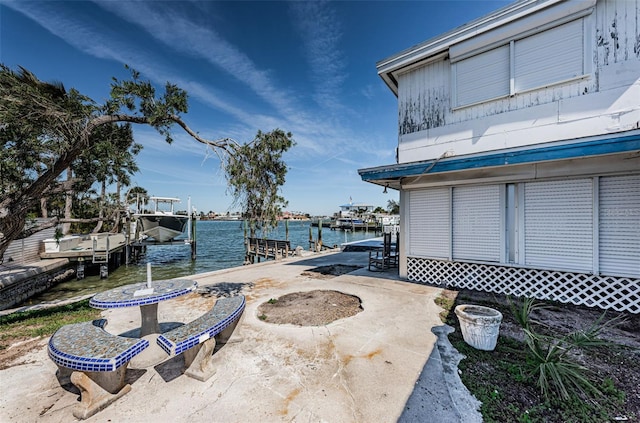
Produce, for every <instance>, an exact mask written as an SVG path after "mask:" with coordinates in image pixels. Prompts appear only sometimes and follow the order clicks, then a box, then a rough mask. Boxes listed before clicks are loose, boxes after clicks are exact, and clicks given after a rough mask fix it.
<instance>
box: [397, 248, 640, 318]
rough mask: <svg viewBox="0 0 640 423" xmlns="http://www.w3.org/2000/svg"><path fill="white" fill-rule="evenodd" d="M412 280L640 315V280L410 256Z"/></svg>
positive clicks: (409, 268) (409, 267)
mask: <svg viewBox="0 0 640 423" xmlns="http://www.w3.org/2000/svg"><path fill="white" fill-rule="evenodd" d="M407 277H408V279H409V280H411V281H415V282H423V283H429V284H434V285H441V286H447V287H455V288H463V289H474V290H478V291H486V292H495V293H498V294H506V295H513V296H515V297H520V296H525V297H532V298H538V299H541V300H553V301H559V302H562V303H571V304H576V305H586V306H590V307H599V308H602V309H610V310H616V311H626V312H630V313H634V314H640V279H636V278H623V277H614V276H597V275H589V274H584V273H571V272H559V271H554V270H540V269H524V268H518V267H506V266H494V265H487V264H476V263H464V262H451V261H443V260H432V259H424V258H417V257H407Z"/></svg>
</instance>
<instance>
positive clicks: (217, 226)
mask: <svg viewBox="0 0 640 423" xmlns="http://www.w3.org/2000/svg"><path fill="white" fill-rule="evenodd" d="M310 225H311V224H310V222H308V221H292V222H289V224H288V239H289V240H290V241H291V248H292V249H294V248H296V247H297V246H301V247H302V248H304V249H305V250H309V228H310ZM311 233H312V236H313V239H318V228H316V227H314V228H311ZM376 236H377V235H376V234H374V233H372V232H368V233H367V232H344V231H332V230H330V229H329V228H323V229H322V242H323V244H324V245H329V246H333V245H338V246H339V245H340V244H343V243H345V242H352V241H360V240H363V239H368V238H374V237H376ZM267 237H268V238H270V239H287V228H286V225H285V224H284V223H283V222H281V223H280V224H279V225H278V227H277V228H276V229H274V230H273V231H272V232H271V233H269V234H268V236H267ZM196 241H197V255H196V260H191V249H190V248H189V246H188V245H162V246H160V245H153V246H149V247H147V252H146V254H145V255H144V256H143V257H141V259H140V260H139V261H138V262H137V263H135V264H129V265H123V266H120V267H119V268H118V269H115V270H112V271H111V272H110V274H109V277H108V278H106V279H100V277H99V276H98V275H91V276H87V277H86V278H84V279H82V280H75V279H74V280H70V281H68V282H62V283H60V284H58V285H56V286H54V287H52V288H51V289H49V290H47V291H46V292H43V293H41V294H39V295H37V296H35V297H32V298H30V299H29V300H28V301H27V302H25V303H24V304H22V305H32V304H41V303H46V302H53V301H59V300H63V299H68V298H74V297H78V296H82V295H88V294H93V293H96V292H101V291H106V290H108V289H111V288H115V287H117V286H121V285H127V284H131V283H136V282H144V281H146V277H147V276H146V275H147V267H146V266H147V263H151V268H152V276H153V279H154V280H159V279H171V278H177V277H188V276H190V275H193V274H196V273H205V272H211V271H214V270H220V269H227V268H231V267H236V266H242V264H243V262H244V255H245V246H244V229H243V222H241V221H198V222H196Z"/></svg>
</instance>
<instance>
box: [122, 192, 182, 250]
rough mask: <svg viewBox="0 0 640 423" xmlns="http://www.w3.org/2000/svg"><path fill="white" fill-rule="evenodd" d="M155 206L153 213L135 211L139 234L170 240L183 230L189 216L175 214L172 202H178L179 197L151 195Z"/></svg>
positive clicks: (165, 240) (164, 240) (162, 240)
mask: <svg viewBox="0 0 640 423" xmlns="http://www.w3.org/2000/svg"><path fill="white" fill-rule="evenodd" d="M150 200H151V201H153V202H154V204H155V207H154V211H153V213H135V214H134V215H133V216H134V217H135V218H136V219H137V221H138V222H139V224H140V226H141V228H140V234H141V236H143V237H144V236H146V237H148V238H152V239H154V240H156V241H158V242H167V241H171V240H172V239H174V238H175V237H177V236H178V235H180V234H182V233H183V232H184V229H185V226H187V222H188V221H189V216H187V215H184V214H175V213H174V210H173V205H174V203H179V202H180V199H179V198H171V197H151V198H150Z"/></svg>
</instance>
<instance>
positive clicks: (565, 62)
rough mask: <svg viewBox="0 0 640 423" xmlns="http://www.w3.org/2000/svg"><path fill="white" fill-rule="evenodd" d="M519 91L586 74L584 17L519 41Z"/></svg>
mask: <svg viewBox="0 0 640 423" xmlns="http://www.w3.org/2000/svg"><path fill="white" fill-rule="evenodd" d="M514 50H515V57H514V63H515V75H514V78H515V91H516V92H520V91H525V90H530V89H532V88H539V87H544V86H547V85H550V84H553V83H556V82H560V81H564V80H568V79H571V78H575V77H577V76H581V75H583V74H584V70H583V68H584V60H583V57H584V36H583V30H582V19H579V20H577V21H574V22H570V23H567V24H564V25H561V26H559V27H557V28H553V29H550V30H548V31H544V32H541V33H539V34H536V35H532V36H530V37H527V38H524V39H522V40H518V41H516V42H515V46H514Z"/></svg>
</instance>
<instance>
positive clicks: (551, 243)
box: [524, 179, 593, 272]
mask: <svg viewBox="0 0 640 423" xmlns="http://www.w3.org/2000/svg"><path fill="white" fill-rule="evenodd" d="M524 195H525V204H524V207H525V209H524V225H525V228H524V229H525V235H524V236H525V240H524V244H525V263H526V264H527V265H529V266H537V267H541V268H548V269H559V270H577V271H582V272H589V271H591V270H593V188H592V181H591V179H578V180H568V181H547V182H530V183H526V184H525V194H524Z"/></svg>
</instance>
